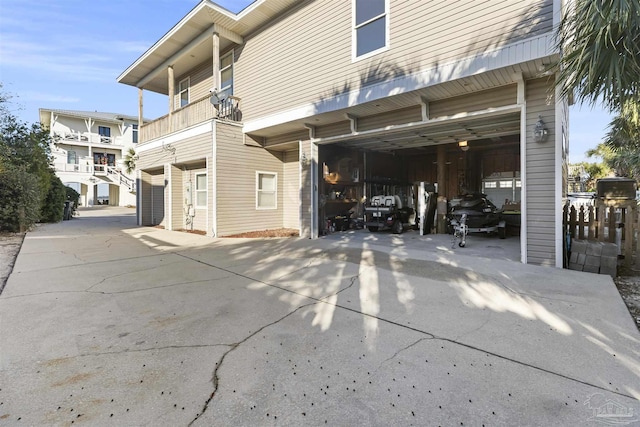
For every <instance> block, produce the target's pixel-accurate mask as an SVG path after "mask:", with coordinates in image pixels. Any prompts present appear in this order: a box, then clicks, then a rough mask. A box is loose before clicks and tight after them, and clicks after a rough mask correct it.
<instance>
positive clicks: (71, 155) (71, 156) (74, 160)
mask: <svg viewBox="0 0 640 427" xmlns="http://www.w3.org/2000/svg"><path fill="white" fill-rule="evenodd" d="M67 163H69V164H70V165H77V164H78V156H77V155H76V152H75V151H67Z"/></svg>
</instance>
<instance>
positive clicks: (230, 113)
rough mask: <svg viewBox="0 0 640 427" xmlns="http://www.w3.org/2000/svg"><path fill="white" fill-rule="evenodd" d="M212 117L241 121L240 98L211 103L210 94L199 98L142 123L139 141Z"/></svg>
mask: <svg viewBox="0 0 640 427" xmlns="http://www.w3.org/2000/svg"><path fill="white" fill-rule="evenodd" d="M212 119H224V120H231V121H234V122H239V121H241V120H242V113H241V111H240V98H238V97H235V96H229V97H228V98H226V99H224V100H223V101H222V102H221V103H220V104H213V103H212V101H211V96H210V95H207V96H205V97H203V98H200V99H198V100H196V101H194V102H191V103H190V104H188V105H186V106H184V107H182V108H180V109H178V110H175V111H174V112H173V113H172V114H167V115H165V116H162V117H160V118H159V119H157V120H154V121H152V122H149V123H146V124H144V125H142V127H141V128H140V142H141V143H143V142H146V141H150V140H153V139H156V138H160V137H163V136H165V135H168V134H170V133H172V132H177V131H180V130H183V129H186V128H188V127H190V126H193V125H197V124H199V123H202V122H206V121H207V120H212Z"/></svg>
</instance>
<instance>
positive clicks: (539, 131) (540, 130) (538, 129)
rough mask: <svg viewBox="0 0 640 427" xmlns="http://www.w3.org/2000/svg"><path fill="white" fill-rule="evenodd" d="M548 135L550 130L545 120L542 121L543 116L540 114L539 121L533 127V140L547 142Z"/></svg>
mask: <svg viewBox="0 0 640 427" xmlns="http://www.w3.org/2000/svg"><path fill="white" fill-rule="evenodd" d="M548 135H549V131H548V130H547V128H546V127H545V126H544V122H543V121H542V116H538V121H537V122H536V124H535V126H534V128H533V140H534V141H535V142H545V141H546V140H547V136H548Z"/></svg>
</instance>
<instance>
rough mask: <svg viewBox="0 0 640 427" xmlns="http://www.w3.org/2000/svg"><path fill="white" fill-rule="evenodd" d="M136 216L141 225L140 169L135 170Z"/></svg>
mask: <svg viewBox="0 0 640 427" xmlns="http://www.w3.org/2000/svg"><path fill="white" fill-rule="evenodd" d="M136 217H137V222H138V225H140V226H141V225H142V171H141V170H140V169H137V170H136Z"/></svg>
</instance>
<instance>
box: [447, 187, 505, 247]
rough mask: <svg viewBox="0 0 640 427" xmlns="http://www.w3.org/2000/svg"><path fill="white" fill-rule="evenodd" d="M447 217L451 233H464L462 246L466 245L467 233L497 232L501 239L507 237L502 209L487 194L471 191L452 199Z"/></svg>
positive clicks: (460, 244)
mask: <svg viewBox="0 0 640 427" xmlns="http://www.w3.org/2000/svg"><path fill="white" fill-rule="evenodd" d="M463 216H464V221H463V220H462V219H463ZM447 219H448V220H449V227H450V231H451V234H454V235H455V234H456V233H458V234H460V233H462V234H463V236H461V237H463V239H462V240H461V241H460V243H459V244H458V245H459V246H460V247H463V246H464V242H465V239H464V238H466V234H467V233H497V234H498V236H499V237H500V238H501V239H504V238H505V237H506V222H505V221H504V219H502V216H501V210H500V209H498V208H497V207H496V206H495V205H494V204H493V203H491V201H490V200H489V199H488V198H487V196H486V194H482V193H470V194H464V195H460V196H457V197H455V198H453V199H451V201H450V202H449V213H448V215H447Z"/></svg>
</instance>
